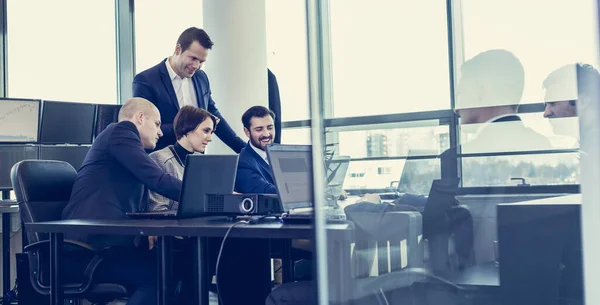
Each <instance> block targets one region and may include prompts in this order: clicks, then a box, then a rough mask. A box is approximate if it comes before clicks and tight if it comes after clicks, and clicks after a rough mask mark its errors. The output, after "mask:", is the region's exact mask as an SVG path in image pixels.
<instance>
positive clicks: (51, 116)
mask: <svg viewBox="0 0 600 305" xmlns="http://www.w3.org/2000/svg"><path fill="white" fill-rule="evenodd" d="M95 115H96V105H95V104H84V103H72V102H55V101H44V102H43V106H42V127H41V131H40V143H42V144H91V143H92V134H93V130H94V117H95Z"/></svg>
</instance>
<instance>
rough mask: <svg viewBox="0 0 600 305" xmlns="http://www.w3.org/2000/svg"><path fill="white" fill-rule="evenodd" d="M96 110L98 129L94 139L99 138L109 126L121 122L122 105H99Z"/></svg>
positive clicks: (95, 131)
mask: <svg viewBox="0 0 600 305" xmlns="http://www.w3.org/2000/svg"><path fill="white" fill-rule="evenodd" d="M97 107H98V110H96V128H95V130H94V138H95V137H97V136H98V135H99V134H100V133H101V132H102V131H104V129H106V127H107V126H108V125H110V124H111V123H116V122H118V121H119V110H121V105H104V104H101V105H98V106H97Z"/></svg>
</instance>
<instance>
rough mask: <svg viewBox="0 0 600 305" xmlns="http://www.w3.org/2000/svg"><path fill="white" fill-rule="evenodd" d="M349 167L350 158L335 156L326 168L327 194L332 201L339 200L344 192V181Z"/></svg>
mask: <svg viewBox="0 0 600 305" xmlns="http://www.w3.org/2000/svg"><path fill="white" fill-rule="evenodd" d="M349 167H350V156H335V157H333V158H332V159H331V161H330V162H329V165H328V166H327V172H326V175H327V181H329V182H328V183H327V194H328V195H331V197H332V199H336V200H337V199H338V198H340V195H342V191H343V190H344V181H346V175H347V174H348V168H349Z"/></svg>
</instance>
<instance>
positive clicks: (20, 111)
mask: <svg viewBox="0 0 600 305" xmlns="http://www.w3.org/2000/svg"><path fill="white" fill-rule="evenodd" d="M39 117H40V101H37V100H19V99H4V98H2V99H0V142H3V143H35V142H37V140H38V127H39Z"/></svg>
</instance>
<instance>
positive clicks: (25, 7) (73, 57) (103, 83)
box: [7, 0, 117, 104]
mask: <svg viewBox="0 0 600 305" xmlns="http://www.w3.org/2000/svg"><path fill="white" fill-rule="evenodd" d="M7 10H8V20H7V23H8V37H7V39H8V95H9V97H15V98H41V99H50V100H68V101H77V102H93V103H103V104H113V103H114V104H116V103H117V87H116V86H117V85H116V79H117V78H116V75H117V74H116V66H117V65H116V47H115V4H114V1H78V0H57V1H44V0H9V1H7Z"/></svg>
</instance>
